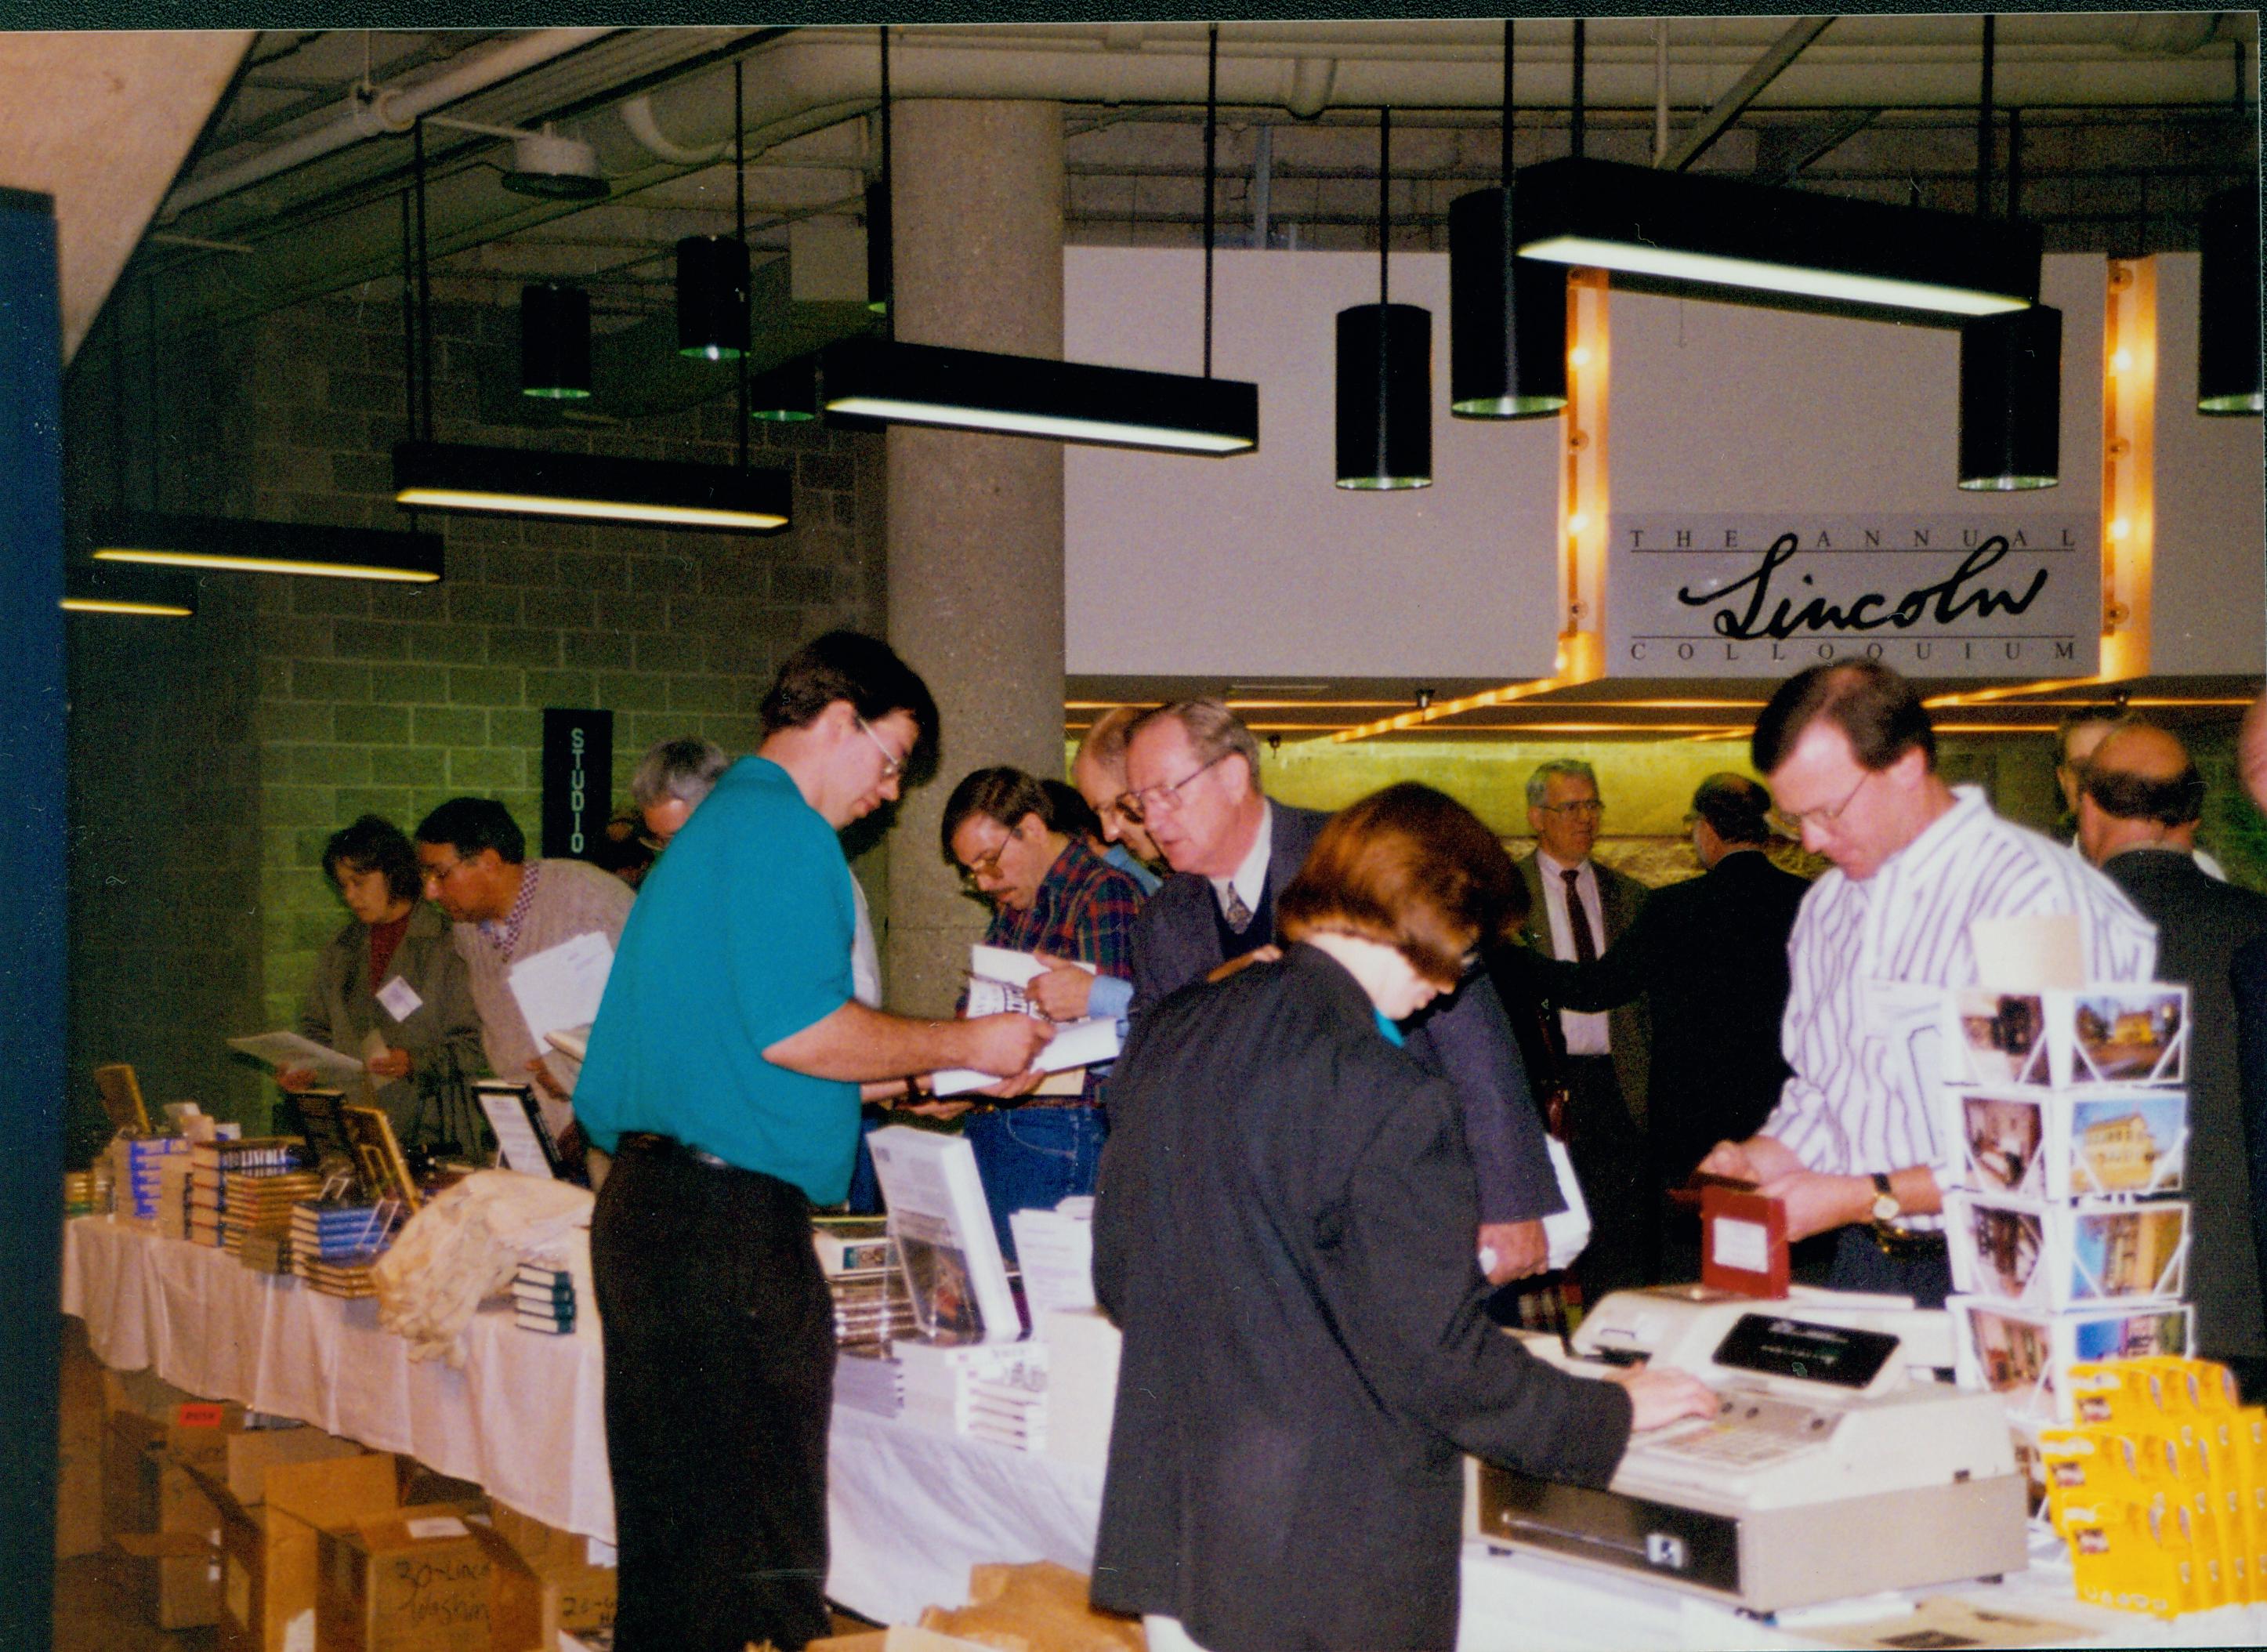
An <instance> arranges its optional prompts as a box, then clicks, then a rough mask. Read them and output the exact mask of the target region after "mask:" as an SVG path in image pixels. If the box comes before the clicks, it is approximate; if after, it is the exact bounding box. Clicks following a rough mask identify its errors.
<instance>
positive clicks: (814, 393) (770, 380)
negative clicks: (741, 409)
mask: <svg viewBox="0 0 2267 1652" xmlns="http://www.w3.org/2000/svg"><path fill="white" fill-rule="evenodd" d="M748 416H749V417H750V418H752V419H753V420H755V421H756V422H758V423H759V424H803V423H807V422H810V421H811V420H812V419H816V418H817V417H818V357H817V356H796V358H795V359H794V360H793V361H791V362H781V363H780V364H779V365H778V366H777V367H774V368H772V369H770V370H769V371H766V372H760V373H757V374H756V375H754V376H753V377H752V378H750V379H749V380H748Z"/></svg>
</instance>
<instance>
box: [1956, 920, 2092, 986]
mask: <svg viewBox="0 0 2267 1652" xmlns="http://www.w3.org/2000/svg"><path fill="white" fill-rule="evenodd" d="M1968 938H1969V940H1970V943H1972V944H1973V945H1974V947H1975V948H1976V979H1977V981H1979V982H1981V983H1982V984H1983V985H1985V986H1986V987H2023V988H2033V989H2036V988H2044V987H2083V986H2085V985H2086V948H2085V945H2084V943H2083V941H2082V939H2081V937H2080V933H2079V927H2078V918H2077V916H2076V914H2072V913H2051V914H2043V915H2041V916H2038V917H2021V918H1978V919H1977V920H1976V921H1975V922H1973V923H1971V924H1970V925H1969V926H1968Z"/></svg>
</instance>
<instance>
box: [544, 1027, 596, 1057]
mask: <svg viewBox="0 0 2267 1652" xmlns="http://www.w3.org/2000/svg"><path fill="white" fill-rule="evenodd" d="M543 1041H544V1042H545V1043H546V1044H548V1045H549V1046H551V1047H552V1048H553V1049H554V1050H556V1051H558V1052H559V1053H560V1054H561V1055H571V1056H573V1057H574V1058H575V1059H576V1061H588V1060H590V1059H591V1029H590V1028H589V1027H587V1026H580V1027H554V1028H553V1029H552V1030H551V1031H550V1032H547V1033H545V1034H544V1035H543Z"/></svg>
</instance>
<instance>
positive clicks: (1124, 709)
mask: <svg viewBox="0 0 2267 1652" xmlns="http://www.w3.org/2000/svg"><path fill="white" fill-rule="evenodd" d="M1148 710H1149V708H1148V707H1147V706H1112V707H1111V708H1110V709H1109V710H1107V711H1105V712H1104V713H1103V714H1102V715H1101V716H1098V717H1097V718H1096V719H1095V720H1094V725H1093V726H1092V727H1091V728H1089V729H1088V730H1087V731H1086V738H1084V739H1082V740H1081V741H1080V742H1079V743H1078V756H1079V757H1090V758H1092V759H1093V760H1095V761H1096V762H1097V763H1099V764H1101V765H1102V766H1103V767H1104V768H1106V769H1112V770H1116V769H1122V768H1124V767H1126V739H1127V738H1129V737H1130V736H1131V735H1132V734H1133V725H1134V724H1135V723H1139V722H1141V718H1142V716H1144V715H1145V714H1146V713H1147V712H1148ZM1074 761H1075V759H1074Z"/></svg>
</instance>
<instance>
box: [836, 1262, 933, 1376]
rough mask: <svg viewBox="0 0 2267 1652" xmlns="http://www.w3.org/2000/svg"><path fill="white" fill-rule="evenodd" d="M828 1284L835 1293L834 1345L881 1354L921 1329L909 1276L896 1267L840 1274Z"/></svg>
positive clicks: (864, 1352)
mask: <svg viewBox="0 0 2267 1652" xmlns="http://www.w3.org/2000/svg"><path fill="white" fill-rule="evenodd" d="M826 1288H827V1289H828V1290H829V1291H830V1292H831V1293H832V1294H833V1297H834V1345H835V1347H838V1348H840V1349H842V1350H844V1351H846V1352H856V1353H860V1354H868V1355H876V1356H877V1357H878V1356H880V1355H886V1354H887V1353H888V1352H889V1349H890V1345H891V1343H892V1342H894V1341H896V1340H898V1339H899V1337H909V1336H912V1335H913V1334H914V1333H916V1332H918V1331H919V1330H920V1329H921V1326H920V1325H919V1324H918V1323H916V1321H915V1319H914V1317H913V1297H912V1296H911V1294H910V1293H908V1292H907V1291H906V1281H905V1276H904V1275H903V1274H900V1273H899V1271H898V1270H897V1269H896V1268H894V1267H877V1268H869V1269H862V1270H861V1271H860V1272H858V1273H855V1274H836V1275H834V1277H833V1278H832V1279H830V1280H828V1281H826Z"/></svg>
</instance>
